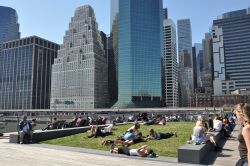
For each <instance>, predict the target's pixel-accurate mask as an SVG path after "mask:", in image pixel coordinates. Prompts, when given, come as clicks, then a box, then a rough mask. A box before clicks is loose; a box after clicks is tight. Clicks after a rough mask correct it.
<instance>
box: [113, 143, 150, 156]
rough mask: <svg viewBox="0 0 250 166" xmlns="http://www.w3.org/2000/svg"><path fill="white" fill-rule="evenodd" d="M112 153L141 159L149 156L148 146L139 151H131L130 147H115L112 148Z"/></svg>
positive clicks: (138, 149)
mask: <svg viewBox="0 0 250 166" xmlns="http://www.w3.org/2000/svg"><path fill="white" fill-rule="evenodd" d="M110 152H111V153H118V154H125V155H128V156H140V157H147V155H148V146H147V145H143V146H141V147H140V148H137V149H129V148H128V147H125V146H122V147H119V148H118V147H114V145H112V146H111V149H110Z"/></svg>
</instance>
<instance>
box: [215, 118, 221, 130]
mask: <svg viewBox="0 0 250 166" xmlns="http://www.w3.org/2000/svg"><path fill="white" fill-rule="evenodd" d="M214 129H215V131H221V129H222V121H220V120H214Z"/></svg>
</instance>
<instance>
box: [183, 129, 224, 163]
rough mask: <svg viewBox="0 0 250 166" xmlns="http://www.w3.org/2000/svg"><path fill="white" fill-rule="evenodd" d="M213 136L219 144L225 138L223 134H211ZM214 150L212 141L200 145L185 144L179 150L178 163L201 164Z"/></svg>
mask: <svg viewBox="0 0 250 166" xmlns="http://www.w3.org/2000/svg"><path fill="white" fill-rule="evenodd" d="M211 134H213V135H214V136H215V140H216V142H219V141H220V140H221V139H222V138H223V137H224V136H223V133H221V132H211ZM213 148H214V147H213V144H212V143H211V142H210V141H208V142H207V143H206V144H200V145H194V144H185V145H183V146H181V147H180V148H179V149H178V162H182V163H192V164H200V163H201V162H202V160H203V159H204V158H205V157H206V155H207V154H208V153H209V151H210V150H212V149H213Z"/></svg>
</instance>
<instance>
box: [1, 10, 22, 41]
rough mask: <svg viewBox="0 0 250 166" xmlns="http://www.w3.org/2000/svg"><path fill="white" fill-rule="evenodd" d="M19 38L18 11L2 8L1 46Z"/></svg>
mask: <svg viewBox="0 0 250 166" xmlns="http://www.w3.org/2000/svg"><path fill="white" fill-rule="evenodd" d="M19 38H20V32H19V24H18V16H17V13H16V10H14V9H12V8H10V7H4V6H0V44H1V43H3V42H5V41H9V40H14V39H19Z"/></svg>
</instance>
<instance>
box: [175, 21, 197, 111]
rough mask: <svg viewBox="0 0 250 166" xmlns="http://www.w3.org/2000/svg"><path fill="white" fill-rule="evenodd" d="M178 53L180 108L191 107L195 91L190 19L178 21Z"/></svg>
mask: <svg viewBox="0 0 250 166" xmlns="http://www.w3.org/2000/svg"><path fill="white" fill-rule="evenodd" d="M177 28H178V53H179V83H180V84H179V85H180V91H181V97H180V102H179V104H180V106H182V107H186V106H190V105H191V99H190V97H191V95H192V93H193V89H194V77H193V73H194V72H193V54H192V32H191V23H190V19H181V20H177Z"/></svg>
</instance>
